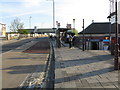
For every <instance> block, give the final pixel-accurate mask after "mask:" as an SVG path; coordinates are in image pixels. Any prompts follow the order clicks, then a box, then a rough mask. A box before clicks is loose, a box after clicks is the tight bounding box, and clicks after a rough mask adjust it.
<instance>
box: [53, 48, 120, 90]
mask: <svg viewBox="0 0 120 90" xmlns="http://www.w3.org/2000/svg"><path fill="white" fill-rule="evenodd" d="M55 60H56V61H55V88H78V89H79V88H88V89H91V90H94V89H95V88H99V89H100V90H101V89H103V90H106V89H107V88H114V89H118V71H115V70H114V56H111V55H110V52H109V51H103V50H86V51H84V52H83V51H82V50H80V49H78V48H74V49H69V48H68V47H61V48H55Z"/></svg>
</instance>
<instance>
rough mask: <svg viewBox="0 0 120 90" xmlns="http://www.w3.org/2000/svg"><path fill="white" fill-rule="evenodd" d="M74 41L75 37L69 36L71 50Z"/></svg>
mask: <svg viewBox="0 0 120 90" xmlns="http://www.w3.org/2000/svg"><path fill="white" fill-rule="evenodd" d="M72 41H73V37H72V35H69V36H68V42H69V48H72Z"/></svg>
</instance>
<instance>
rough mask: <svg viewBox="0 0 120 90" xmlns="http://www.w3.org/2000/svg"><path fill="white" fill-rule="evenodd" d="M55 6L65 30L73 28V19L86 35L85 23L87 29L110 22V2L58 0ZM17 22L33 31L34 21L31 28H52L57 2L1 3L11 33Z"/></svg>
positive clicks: (8, 0) (3, 20) (16, 0)
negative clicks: (96, 23)
mask: <svg viewBox="0 0 120 90" xmlns="http://www.w3.org/2000/svg"><path fill="white" fill-rule="evenodd" d="M119 1H120V0H118V2H119ZM54 2H55V22H56V21H58V22H59V23H60V25H61V26H60V27H61V28H65V27H66V24H72V27H73V19H75V28H76V29H77V30H78V31H82V26H83V19H84V20H85V27H88V26H89V25H90V24H91V23H92V20H94V22H108V21H109V20H108V19H107V16H108V15H109V13H110V4H109V0H54ZM30 17H31V19H30ZM15 18H20V20H21V22H23V23H24V28H30V23H29V21H30V20H31V28H34V26H37V28H52V27H53V0H0V22H1V23H5V24H6V27H7V31H10V30H9V26H10V24H11V22H12V21H13V20H14V19H15ZM55 25H56V24H55ZM55 27H57V26H55Z"/></svg>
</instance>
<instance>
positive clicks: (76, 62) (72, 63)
mask: <svg viewBox="0 0 120 90" xmlns="http://www.w3.org/2000/svg"><path fill="white" fill-rule="evenodd" d="M57 58H59V56H58V57H57ZM111 59H113V57H112V56H109V55H98V56H93V57H89V58H83V59H76V60H65V61H57V63H60V65H56V66H57V67H56V68H66V67H73V66H79V65H85V64H91V63H96V62H101V61H107V62H105V63H108V64H111V65H113V62H112V60H111ZM108 60H111V61H109V62H108Z"/></svg>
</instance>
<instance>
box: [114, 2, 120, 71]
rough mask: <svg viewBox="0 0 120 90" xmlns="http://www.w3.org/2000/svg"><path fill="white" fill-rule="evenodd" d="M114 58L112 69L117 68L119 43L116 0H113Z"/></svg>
mask: <svg viewBox="0 0 120 90" xmlns="http://www.w3.org/2000/svg"><path fill="white" fill-rule="evenodd" d="M115 14H116V17H115V26H116V29H115V41H116V43H115V60H114V69H115V70H119V43H118V18H117V16H118V15H117V0H115Z"/></svg>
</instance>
